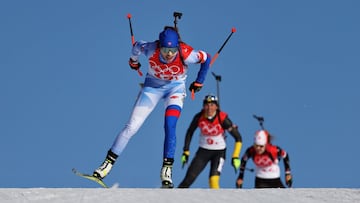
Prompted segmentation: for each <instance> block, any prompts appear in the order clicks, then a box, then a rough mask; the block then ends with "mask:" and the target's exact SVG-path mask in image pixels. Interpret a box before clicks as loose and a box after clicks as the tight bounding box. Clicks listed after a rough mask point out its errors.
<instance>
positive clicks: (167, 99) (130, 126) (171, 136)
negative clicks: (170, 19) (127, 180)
mask: <svg viewBox="0 0 360 203" xmlns="http://www.w3.org/2000/svg"><path fill="white" fill-rule="evenodd" d="M141 54H144V55H145V56H146V57H147V58H148V61H149V67H148V71H147V74H146V78H145V82H144V86H143V88H142V89H141V92H140V94H139V96H138V98H137V100H136V103H135V106H134V108H133V111H132V113H131V116H130V119H129V121H128V123H127V124H126V125H125V127H124V129H123V130H122V131H121V132H120V133H119V134H118V135H117V137H116V139H115V141H114V142H113V145H112V147H111V148H110V149H109V151H108V153H107V155H106V158H105V160H104V162H103V163H102V164H101V166H100V167H99V168H97V169H96V170H95V171H94V173H93V176H95V177H97V178H99V179H103V178H104V177H105V176H106V175H108V174H109V172H110V170H111V168H112V167H113V165H114V163H115V161H116V159H117V157H118V156H119V155H120V154H121V153H122V151H123V150H124V148H125V147H126V145H127V143H128V142H129V140H130V138H131V137H132V136H133V135H134V134H135V133H136V132H137V131H138V130H139V128H140V127H141V125H142V124H143V122H144V121H145V120H146V118H147V117H148V116H149V114H150V113H151V112H152V111H153V110H154V108H155V106H156V104H157V103H158V102H159V101H160V100H161V99H163V100H164V103H165V124H164V128H165V140H164V151H163V165H162V169H161V174H160V178H161V181H162V185H163V186H162V187H164V188H172V187H173V182H172V166H173V162H174V154H175V147H176V123H177V121H178V119H179V117H180V113H181V110H182V107H183V103H184V102H183V101H184V99H185V97H186V87H185V79H186V76H187V71H188V65H189V64H200V70H199V71H198V74H197V78H196V80H195V81H194V82H193V83H191V85H190V87H189V90H190V91H194V92H198V91H200V89H201V88H202V86H203V83H204V80H205V77H206V74H207V71H208V69H209V67H210V66H209V65H210V61H211V57H210V55H209V54H208V53H206V52H205V51H201V50H194V49H193V48H192V47H191V46H189V45H187V44H186V43H184V42H182V41H181V40H180V36H179V33H178V31H177V29H176V28H175V27H170V26H165V28H164V30H163V31H162V32H161V33H160V34H159V39H158V40H156V41H153V42H146V41H137V42H135V44H134V46H133V48H132V55H131V57H130V59H129V65H130V68H131V69H133V70H136V71H138V70H139V69H140V67H141V64H140V62H139V56H140V55H141ZM149 136H153V135H149Z"/></svg>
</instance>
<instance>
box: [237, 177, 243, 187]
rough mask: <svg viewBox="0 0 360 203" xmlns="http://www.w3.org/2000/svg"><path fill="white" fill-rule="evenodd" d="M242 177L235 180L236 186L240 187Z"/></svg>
mask: <svg viewBox="0 0 360 203" xmlns="http://www.w3.org/2000/svg"><path fill="white" fill-rule="evenodd" d="M243 182H244V181H243V179H241V178H239V179H237V180H236V188H242V185H243Z"/></svg>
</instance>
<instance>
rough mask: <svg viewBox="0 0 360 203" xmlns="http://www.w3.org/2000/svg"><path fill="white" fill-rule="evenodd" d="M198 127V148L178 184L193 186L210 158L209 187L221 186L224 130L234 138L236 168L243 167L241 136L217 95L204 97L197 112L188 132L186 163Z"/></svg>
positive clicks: (234, 164)
mask: <svg viewBox="0 0 360 203" xmlns="http://www.w3.org/2000/svg"><path fill="white" fill-rule="evenodd" d="M197 128H199V129H200V143H199V148H198V150H197V152H196V155H195V157H194V159H193V160H192V162H191V164H190V166H189V168H188V170H187V172H186V176H185V178H184V180H183V181H182V182H181V183H180V185H179V188H188V187H190V186H191V184H192V183H193V182H194V181H195V179H196V178H197V176H198V175H199V174H200V173H201V171H202V170H203V169H204V168H205V166H206V165H207V163H208V162H210V172H209V187H210V188H214V189H217V188H220V185H219V180H220V174H221V170H222V167H223V165H224V161H225V155H226V141H225V131H228V132H229V133H230V134H231V135H232V136H233V137H234V139H235V147H234V151H233V154H232V161H231V164H232V166H233V167H234V168H235V172H236V171H237V170H238V169H239V167H240V160H239V155H240V151H241V146H242V137H241V135H240V133H239V131H238V128H237V126H236V125H235V124H233V123H232V121H231V120H230V119H229V117H228V115H227V113H225V112H223V111H220V109H219V105H218V98H217V97H216V96H214V95H207V96H205V98H204V101H203V108H202V110H201V112H199V113H197V114H196V115H195V116H194V118H193V120H192V121H191V124H190V126H189V128H188V130H187V132H186V136H185V144H184V152H183V155H182V157H181V161H182V164H183V166H184V165H185V164H186V163H187V162H188V159H189V155H190V151H189V149H190V142H191V138H192V136H193V134H194V132H195V130H196V129H197Z"/></svg>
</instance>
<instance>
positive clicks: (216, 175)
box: [209, 150, 226, 189]
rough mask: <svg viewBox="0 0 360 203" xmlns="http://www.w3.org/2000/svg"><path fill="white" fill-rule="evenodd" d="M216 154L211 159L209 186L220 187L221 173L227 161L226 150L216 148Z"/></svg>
mask: <svg viewBox="0 0 360 203" xmlns="http://www.w3.org/2000/svg"><path fill="white" fill-rule="evenodd" d="M213 153H216V154H215V156H213V158H212V159H211V165H210V173H209V187H210V188H212V189H219V188H220V175H221V171H222V168H223V166H224V162H225V154H226V153H225V150H214V151H213Z"/></svg>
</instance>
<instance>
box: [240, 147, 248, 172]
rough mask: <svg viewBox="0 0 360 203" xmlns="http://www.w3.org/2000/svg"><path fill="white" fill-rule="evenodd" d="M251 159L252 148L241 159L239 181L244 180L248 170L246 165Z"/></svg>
mask: <svg viewBox="0 0 360 203" xmlns="http://www.w3.org/2000/svg"><path fill="white" fill-rule="evenodd" d="M249 157H250V148H248V149H247V150H246V152H245V154H244V155H243V156H242V157H241V165H240V173H239V176H238V179H243V178H244V174H245V169H246V163H247V161H248V159H249Z"/></svg>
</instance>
